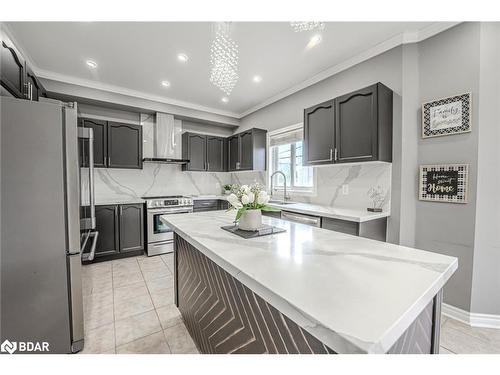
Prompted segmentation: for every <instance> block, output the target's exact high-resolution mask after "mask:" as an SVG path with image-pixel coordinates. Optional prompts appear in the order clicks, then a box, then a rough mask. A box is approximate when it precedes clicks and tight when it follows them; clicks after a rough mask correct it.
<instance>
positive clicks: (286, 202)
mask: <svg viewBox="0 0 500 375" xmlns="http://www.w3.org/2000/svg"><path fill="white" fill-rule="evenodd" d="M269 203H271V204H281V205H286V204H294V203H295V202H290V201H279V200H270V201H269Z"/></svg>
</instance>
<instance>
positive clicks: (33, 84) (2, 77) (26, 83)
mask: <svg viewBox="0 0 500 375" xmlns="http://www.w3.org/2000/svg"><path fill="white" fill-rule="evenodd" d="M1 39H2V40H1V53H0V59H1V61H0V66H1V67H2V69H1V70H0V84H1V85H2V87H3V88H4V89H5V91H6V92H8V93H9V94H10V95H12V96H14V97H16V98H20V99H28V100H36V101H38V98H39V97H41V96H46V93H45V89H44V88H43V86H42V84H41V83H40V81H39V79H38V78H37V77H36V76H35V74H34V73H33V71H32V70H31V68H30V67H29V66H28V65H27V63H26V59H25V58H24V57H23V56H22V55H21V53H20V52H19V50H18V49H17V48H16V47H15V45H14V44H13V43H12V41H11V40H10V39H9V38H8V37H7V36H6V35H5V34H4V33H2V34H1Z"/></svg>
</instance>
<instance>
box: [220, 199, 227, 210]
mask: <svg viewBox="0 0 500 375" xmlns="http://www.w3.org/2000/svg"><path fill="white" fill-rule="evenodd" d="M218 209H219V210H228V209H229V202H228V201H226V200H224V199H219V208H218Z"/></svg>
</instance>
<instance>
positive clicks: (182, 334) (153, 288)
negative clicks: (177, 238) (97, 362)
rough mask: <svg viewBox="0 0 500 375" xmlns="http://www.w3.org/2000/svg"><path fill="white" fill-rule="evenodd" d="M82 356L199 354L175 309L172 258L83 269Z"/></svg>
mask: <svg viewBox="0 0 500 375" xmlns="http://www.w3.org/2000/svg"><path fill="white" fill-rule="evenodd" d="M83 294H84V297H83V305H84V316H85V347H84V350H83V351H82V352H81V353H83V354H90V353H102V354H112V353H117V354H122V353H123V354H135V353H137V354H139V353H149V354H161V353H174V354H194V353H198V350H197V349H196V346H195V344H194V342H193V340H192V339H191V337H190V336H189V334H188V332H187V330H186V327H185V326H184V323H183V321H182V318H181V315H180V313H179V310H178V309H177V307H176V306H175V305H174V294H173V254H166V255H161V256H156V257H152V258H148V257H145V256H141V257H134V258H127V259H120V260H114V261H110V262H103V263H95V264H91V265H86V266H83Z"/></svg>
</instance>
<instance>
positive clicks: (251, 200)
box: [227, 183, 279, 229]
mask: <svg viewBox="0 0 500 375" xmlns="http://www.w3.org/2000/svg"><path fill="white" fill-rule="evenodd" d="M269 199H270V197H269V195H268V194H267V192H266V191H264V190H262V185H260V184H259V183H255V184H252V185H241V186H235V187H234V188H233V192H232V193H231V194H230V195H229V196H228V197H227V201H228V202H229V204H230V208H229V209H230V210H237V212H236V219H235V221H238V220H240V218H241V217H242V216H243V215H244V214H245V213H246V212H248V211H250V210H258V211H259V213H260V211H279V210H278V209H276V208H273V207H270V206H268V205H267V203H268V202H269ZM240 226H241V222H240ZM256 229H257V228H256Z"/></svg>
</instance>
